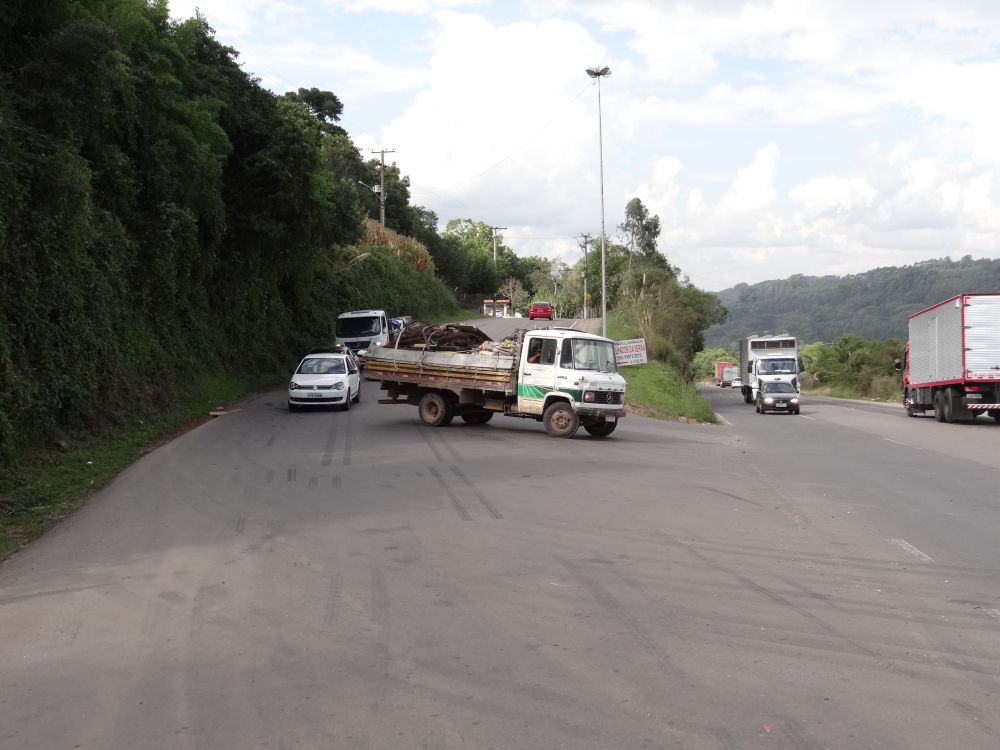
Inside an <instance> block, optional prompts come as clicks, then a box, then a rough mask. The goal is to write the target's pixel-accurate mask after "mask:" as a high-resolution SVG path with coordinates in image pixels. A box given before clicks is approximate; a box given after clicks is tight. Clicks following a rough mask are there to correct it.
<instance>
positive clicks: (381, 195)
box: [372, 148, 396, 226]
mask: <svg viewBox="0 0 1000 750" xmlns="http://www.w3.org/2000/svg"><path fill="white" fill-rule="evenodd" d="M372 153H373V154H380V155H381V162H382V163H381V167H380V168H379V171H378V175H379V181H378V218H379V221H381V222H382V226H385V155H386V154H394V153H396V151H395V149H391V148H373V149H372Z"/></svg>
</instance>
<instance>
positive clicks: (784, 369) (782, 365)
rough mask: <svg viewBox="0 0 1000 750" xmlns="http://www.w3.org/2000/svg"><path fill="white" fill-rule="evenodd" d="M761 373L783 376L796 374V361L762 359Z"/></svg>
mask: <svg viewBox="0 0 1000 750" xmlns="http://www.w3.org/2000/svg"><path fill="white" fill-rule="evenodd" d="M760 372H761V373H762V374H773V375H777V374H778V373H781V374H783V375H794V374H795V360H794V359H762V360H760Z"/></svg>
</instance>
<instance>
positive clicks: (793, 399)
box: [792, 396, 799, 404]
mask: <svg viewBox="0 0 1000 750" xmlns="http://www.w3.org/2000/svg"><path fill="white" fill-rule="evenodd" d="M792 403H793V404H797V403H799V400H798V399H797V398H795V397H794V396H792Z"/></svg>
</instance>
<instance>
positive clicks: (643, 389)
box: [608, 314, 716, 424]
mask: <svg viewBox="0 0 1000 750" xmlns="http://www.w3.org/2000/svg"><path fill="white" fill-rule="evenodd" d="M608 338H609V339H613V340H615V341H621V340H623V339H633V338H639V336H638V335H637V334H636V333H635V331H633V330H631V329H629V328H628V327H627V326H626V325H624V324H623V323H622V322H621V321H620V320H618V319H617V318H616V317H615V316H614V315H613V314H612V315H609V316H608ZM618 372H620V373H621V374H622V376H623V377H624V378H625V380H626V381H627V382H628V390H627V391H626V392H625V400H626V402H627V403H628V404H629V406H630V407H631V408H632V409H634V410H635V411H636V412H638V413H639V414H642V415H643V416H649V417H656V418H658V419H674V420H688V421H695V422H710V423H712V424H715V422H716V418H715V412H714V411H712V407H711V406H709V404H708V401H706V400H705V399H704V398H702V397H701V396H700V395H699V394H698V390H697V388H696V387H695V384H694V383H693V382H691V381H690V380H687V379H686V378H684V376H683V375H681V373H679V372H678V371H677V370H675V369H674V368H672V367H669V366H668V365H666V364H664V363H663V362H657V361H655V360H653V361H650V362H647V363H646V364H644V365H629V366H628V367H622V368H620V369H619V370H618Z"/></svg>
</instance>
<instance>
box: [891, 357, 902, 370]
mask: <svg viewBox="0 0 1000 750" xmlns="http://www.w3.org/2000/svg"><path fill="white" fill-rule="evenodd" d="M893 362H894V364H895V365H896V372H899V371H900V370H902V369H903V363H902V361H900V360H898V359H896V360H893Z"/></svg>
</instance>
